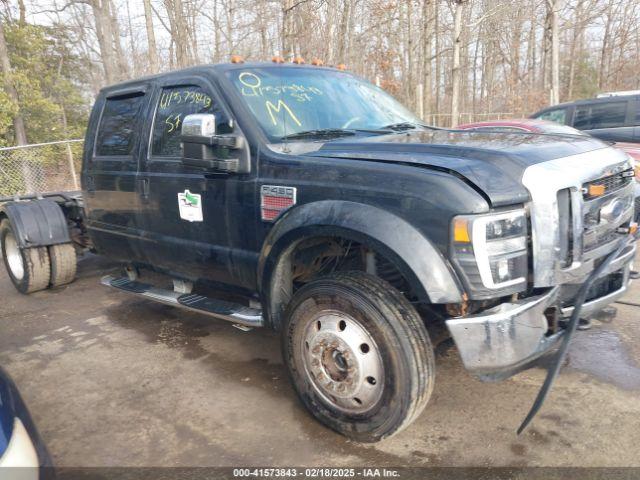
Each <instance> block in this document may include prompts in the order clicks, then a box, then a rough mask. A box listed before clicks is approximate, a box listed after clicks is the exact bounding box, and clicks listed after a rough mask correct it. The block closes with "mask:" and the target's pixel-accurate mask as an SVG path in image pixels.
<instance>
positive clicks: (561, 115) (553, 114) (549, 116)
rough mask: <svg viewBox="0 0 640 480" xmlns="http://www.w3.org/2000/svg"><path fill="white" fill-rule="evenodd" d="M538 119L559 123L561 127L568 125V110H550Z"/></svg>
mask: <svg viewBox="0 0 640 480" xmlns="http://www.w3.org/2000/svg"><path fill="white" fill-rule="evenodd" d="M536 118H539V119H540V120H550V121H552V122H556V123H559V124H560V125H566V124H567V109H566V108H556V109H555V110H549V111H547V112H544V113H543V114H541V115H538V116H537V117H536Z"/></svg>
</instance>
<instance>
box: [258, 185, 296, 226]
mask: <svg viewBox="0 0 640 480" xmlns="http://www.w3.org/2000/svg"><path fill="white" fill-rule="evenodd" d="M295 204H296V188H295V187H285V186H280V185H262V187H261V188H260V214H261V216H262V220H263V221H265V222H273V221H274V220H275V219H276V218H277V217H278V215H280V214H281V213H282V212H284V211H285V210H286V209H288V208H289V207H292V206H293V205H295Z"/></svg>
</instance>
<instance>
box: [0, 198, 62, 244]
mask: <svg viewBox="0 0 640 480" xmlns="http://www.w3.org/2000/svg"><path fill="white" fill-rule="evenodd" d="M3 218H6V219H8V220H9V223H10V224H11V228H12V229H13V231H14V233H15V235H16V240H17V242H18V245H19V246H20V248H31V247H46V246H50V245H57V244H59V243H68V242H70V241H71V238H70V236H69V228H68V226H67V219H66V217H65V216H64V212H63V211H62V209H61V208H60V206H59V205H58V204H57V203H56V202H54V201H53V200H49V199H46V198H45V199H39V200H30V201H25V202H9V203H5V204H3V205H1V206H0V220H1V219H3Z"/></svg>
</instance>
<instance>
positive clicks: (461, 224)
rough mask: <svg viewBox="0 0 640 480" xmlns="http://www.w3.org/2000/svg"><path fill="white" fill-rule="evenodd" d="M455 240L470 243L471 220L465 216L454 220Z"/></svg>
mask: <svg viewBox="0 0 640 480" xmlns="http://www.w3.org/2000/svg"><path fill="white" fill-rule="evenodd" d="M453 241H454V242H457V243H470V242H471V237H470V236H469V222H468V221H467V220H465V219H464V218H456V219H455V220H454V221H453Z"/></svg>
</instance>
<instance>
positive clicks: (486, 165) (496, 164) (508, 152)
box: [309, 130, 608, 207]
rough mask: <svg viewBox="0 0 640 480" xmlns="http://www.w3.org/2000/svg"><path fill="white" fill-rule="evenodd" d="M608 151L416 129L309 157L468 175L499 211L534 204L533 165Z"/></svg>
mask: <svg viewBox="0 0 640 480" xmlns="http://www.w3.org/2000/svg"><path fill="white" fill-rule="evenodd" d="M602 148H608V146H607V145H606V144H605V143H603V142H601V141H599V140H596V139H594V138H592V137H588V136H578V135H575V136H573V135H541V134H534V133H492V132H474V131H462V130H416V131H410V132H406V133H404V132H403V133H399V134H390V135H381V136H372V137H358V138H353V137H348V138H345V139H339V140H335V141H332V142H327V143H325V144H324V145H323V146H322V147H321V148H320V149H319V150H317V151H315V152H313V153H309V155H313V156H321V157H334V158H348V159H355V160H369V161H379V162H395V163H405V164H414V165H419V166H423V167H426V168H433V169H437V170H441V171H448V172H450V173H452V174H454V175H458V176H460V177H462V178H463V179H464V180H465V181H466V182H467V183H470V184H471V185H472V186H474V188H476V190H478V191H480V192H481V193H482V194H483V195H484V196H485V198H487V199H488V200H489V202H490V203H491V205H492V206H493V207H498V206H504V205H513V204H516V203H523V202H526V201H528V200H529V198H530V197H529V192H528V191H527V189H526V188H525V187H524V186H523V185H522V175H523V174H524V171H525V169H526V168H527V167H528V166H530V165H534V164H536V163H541V162H546V161H549V160H555V159H557V158H561V157H570V156H572V155H577V154H580V153H585V152H588V151H592V150H597V149H602Z"/></svg>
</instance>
